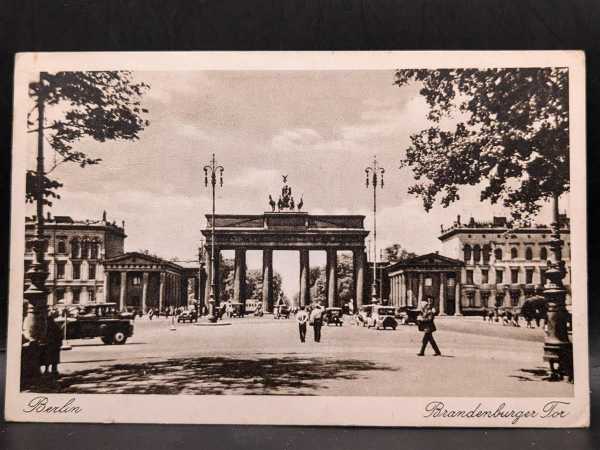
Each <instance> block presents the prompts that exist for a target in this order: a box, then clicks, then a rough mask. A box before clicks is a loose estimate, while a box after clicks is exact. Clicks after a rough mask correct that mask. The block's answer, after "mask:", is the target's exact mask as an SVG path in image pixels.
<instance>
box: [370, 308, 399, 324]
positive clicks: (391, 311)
mask: <svg viewBox="0 0 600 450" xmlns="http://www.w3.org/2000/svg"><path fill="white" fill-rule="evenodd" d="M395 315H396V308H394V307H393V306H382V305H374V306H373V310H372V311H371V317H370V318H369V323H368V326H369V328H374V329H375V330H381V329H384V330H385V329H386V328H391V329H392V330H395V329H396V327H397V326H398V321H397V320H396V317H395Z"/></svg>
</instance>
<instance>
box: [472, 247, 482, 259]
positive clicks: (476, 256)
mask: <svg viewBox="0 0 600 450" xmlns="http://www.w3.org/2000/svg"><path fill="white" fill-rule="evenodd" d="M473 261H474V262H475V264H477V263H479V261H481V247H480V246H479V245H475V247H473Z"/></svg>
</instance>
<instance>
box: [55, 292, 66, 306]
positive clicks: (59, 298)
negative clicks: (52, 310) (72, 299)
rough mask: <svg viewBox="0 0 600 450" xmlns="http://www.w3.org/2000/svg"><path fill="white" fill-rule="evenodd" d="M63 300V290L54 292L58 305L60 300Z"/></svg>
mask: <svg viewBox="0 0 600 450" xmlns="http://www.w3.org/2000/svg"><path fill="white" fill-rule="evenodd" d="M64 299H65V290H64V289H57V290H56V302H57V303H58V302H59V301H61V300H64Z"/></svg>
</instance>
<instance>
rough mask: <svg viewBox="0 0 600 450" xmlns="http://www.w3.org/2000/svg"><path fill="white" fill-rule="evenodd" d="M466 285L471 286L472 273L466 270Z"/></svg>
mask: <svg viewBox="0 0 600 450" xmlns="http://www.w3.org/2000/svg"><path fill="white" fill-rule="evenodd" d="M467 284H473V271H472V270H467Z"/></svg>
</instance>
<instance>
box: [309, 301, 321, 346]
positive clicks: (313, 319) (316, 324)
mask: <svg viewBox="0 0 600 450" xmlns="http://www.w3.org/2000/svg"><path fill="white" fill-rule="evenodd" d="M310 323H311V324H312V326H313V331H314V339H315V342H321V327H322V326H323V307H322V306H321V302H319V301H317V303H316V305H315V306H314V307H313V309H312V311H311V312H310Z"/></svg>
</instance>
